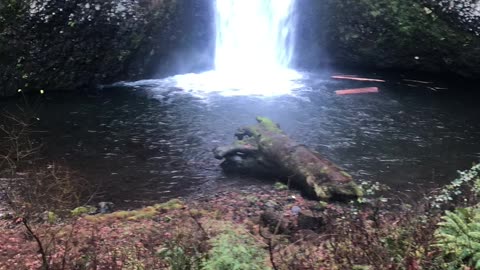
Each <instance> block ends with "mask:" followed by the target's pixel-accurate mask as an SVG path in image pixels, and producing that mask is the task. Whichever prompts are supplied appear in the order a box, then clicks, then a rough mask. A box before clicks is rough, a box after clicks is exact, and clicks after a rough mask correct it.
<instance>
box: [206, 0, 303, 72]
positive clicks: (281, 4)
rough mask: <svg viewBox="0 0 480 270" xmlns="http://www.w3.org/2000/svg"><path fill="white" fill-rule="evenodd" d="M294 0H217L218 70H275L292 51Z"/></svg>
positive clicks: (288, 61) (288, 59)
mask: <svg viewBox="0 0 480 270" xmlns="http://www.w3.org/2000/svg"><path fill="white" fill-rule="evenodd" d="M294 2H295V1H294V0H216V49H215V70H216V71H220V72H228V73H247V74H248V73H252V72H258V71H260V72H265V71H267V72H272V71H278V70H281V69H286V68H288V65H289V64H290V61H291V58H292V53H293V44H294V42H293V28H294V22H293V8H294Z"/></svg>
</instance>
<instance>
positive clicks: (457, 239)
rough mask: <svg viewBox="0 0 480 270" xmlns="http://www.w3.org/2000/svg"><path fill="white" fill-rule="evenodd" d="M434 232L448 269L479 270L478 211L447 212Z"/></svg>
mask: <svg viewBox="0 0 480 270" xmlns="http://www.w3.org/2000/svg"><path fill="white" fill-rule="evenodd" d="M442 219H443V221H442V222H440V223H439V226H440V227H439V228H438V229H437V231H436V232H435V237H436V239H437V244H436V246H437V247H439V248H440V250H441V251H442V252H443V254H444V256H445V261H446V262H447V266H448V269H465V268H466V267H474V268H475V269H480V209H478V208H477V207H470V208H460V209H457V210H455V211H453V212H451V211H447V212H446V213H445V215H444V216H443V217H442Z"/></svg>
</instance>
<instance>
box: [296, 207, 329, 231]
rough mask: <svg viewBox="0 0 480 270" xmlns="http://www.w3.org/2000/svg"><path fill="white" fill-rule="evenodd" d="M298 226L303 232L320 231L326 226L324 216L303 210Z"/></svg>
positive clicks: (299, 216) (299, 215) (298, 219)
mask: <svg viewBox="0 0 480 270" xmlns="http://www.w3.org/2000/svg"><path fill="white" fill-rule="evenodd" d="M297 226H298V228H299V229H302V230H312V231H319V230H321V229H322V228H323V227H324V226H325V221H324V219H323V217H322V216H320V215H318V214H316V213H314V212H312V211H310V210H302V211H300V213H299V214H298V218H297Z"/></svg>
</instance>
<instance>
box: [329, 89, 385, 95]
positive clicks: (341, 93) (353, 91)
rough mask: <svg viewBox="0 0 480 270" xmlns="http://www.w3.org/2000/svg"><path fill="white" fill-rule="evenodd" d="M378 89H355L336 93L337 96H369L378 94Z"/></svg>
mask: <svg viewBox="0 0 480 270" xmlns="http://www.w3.org/2000/svg"><path fill="white" fill-rule="evenodd" d="M378 92H379V90H378V87H366V88H355V89H345V90H338V91H335V93H336V94H337V95H353V94H367V93H378Z"/></svg>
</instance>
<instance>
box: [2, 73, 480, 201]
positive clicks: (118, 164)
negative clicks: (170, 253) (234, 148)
mask: <svg viewBox="0 0 480 270" xmlns="http://www.w3.org/2000/svg"><path fill="white" fill-rule="evenodd" d="M330 75H331V74H330V73H329V74H315V73H309V74H306V75H305V76H306V78H305V79H303V80H302V83H303V84H304V85H305V86H304V87H302V88H301V89H298V90H296V91H295V92H294V94H292V95H283V96H276V97H252V96H235V97H227V96H222V95H220V94H218V93H217V94H205V95H204V96H203V97H199V96H198V95H192V94H189V93H186V92H185V91H183V90H182V89H178V88H176V87H172V86H168V85H167V84H165V83H164V82H163V81H149V82H148V83H147V82H144V83H138V84H136V86H135V87H111V88H105V89H103V90H101V91H100V92H99V94H98V95H96V96H86V95H80V94H79V95H74V94H61V93H57V94H51V93H48V92H47V94H46V95H45V96H44V97H43V98H42V101H41V106H40V109H39V111H38V116H39V118H40V121H39V122H38V129H40V130H42V131H45V132H44V133H40V134H39V135H38V136H39V139H40V140H41V141H42V143H43V144H44V153H45V154H44V155H45V157H46V158H48V159H51V160H62V161H65V163H66V164H68V165H69V166H70V167H71V168H73V169H75V170H77V171H79V172H80V173H81V174H82V175H84V176H85V177H86V178H87V179H88V180H89V181H91V182H93V183H95V184H97V185H99V187H100V188H99V193H98V198H97V199H98V200H104V201H113V202H115V203H119V204H129V205H142V204H146V203H149V202H152V201H162V200H167V199H169V198H172V197H177V196H188V195H190V194H196V193H199V192H211V191H215V189H216V188H218V187H219V186H224V185H233V186H243V185H250V184H252V185H257V184H262V183H265V182H264V180H262V179H256V178H254V177H242V176H235V177H233V176H225V175H223V173H222V171H221V170H220V169H219V167H218V165H219V161H217V160H215V159H214V158H213V155H212V154H211V149H212V148H213V147H215V146H217V145H222V144H228V143H230V142H231V141H232V140H233V134H234V132H235V130H236V129H237V128H238V127H240V126H244V125H249V124H253V123H254V119H255V116H258V115H262V116H267V117H270V118H272V119H273V120H275V121H276V122H278V123H280V125H281V127H282V128H283V129H284V130H285V131H286V132H287V133H288V134H290V135H291V137H293V138H294V139H296V140H297V141H299V142H301V143H304V144H306V145H308V146H309V147H311V148H313V149H315V150H317V151H319V152H320V153H322V154H323V155H325V156H326V157H327V158H329V159H331V160H332V161H334V162H335V163H337V164H339V165H341V166H342V167H344V168H345V169H346V170H347V171H348V172H349V173H351V174H352V175H353V176H354V177H355V178H356V179H357V180H359V181H361V180H367V181H379V182H381V183H384V184H387V185H389V186H390V187H391V188H392V189H393V190H394V191H399V192H402V193H418V192H420V191H422V190H426V189H428V188H431V187H436V186H439V185H441V184H444V183H446V182H448V181H450V180H452V179H453V178H454V177H455V176H456V170H458V169H467V168H468V167H469V166H470V165H471V164H472V162H475V161H478V159H479V158H480V143H479V142H480V121H478V119H479V116H480V107H479V106H478V100H479V97H480V94H479V93H478V91H477V92H476V91H475V90H476V89H475V86H474V85H466V84H462V83H460V84H459V83H458V82H450V83H449V82H441V81H439V80H438V79H435V80H434V83H433V84H422V83H412V82H407V81H404V80H403V79H404V78H405V77H402V76H400V75H398V74H397V75H393V76H391V75H388V76H387V75H378V74H363V75H364V76H369V77H380V78H384V79H387V83H384V84H382V83H367V82H365V83H363V82H350V81H338V80H332V79H330ZM358 75H362V74H358ZM408 78H410V79H425V78H412V77H408ZM408 84H410V85H408ZM366 86H378V87H380V93H377V94H365V95H351V96H337V95H335V93H334V91H335V90H339V89H346V88H353V87H366ZM435 87H437V88H435ZM443 88H448V89H443ZM13 103H14V101H13V100H10V101H6V102H3V103H0V104H4V105H3V106H4V107H5V108H6V109H8V108H9V107H10V108H11V107H13Z"/></svg>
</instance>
